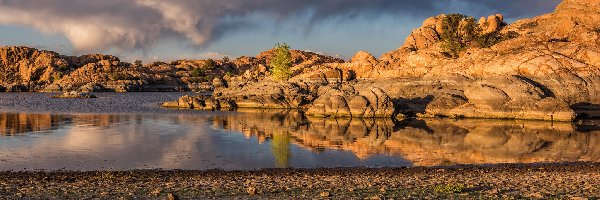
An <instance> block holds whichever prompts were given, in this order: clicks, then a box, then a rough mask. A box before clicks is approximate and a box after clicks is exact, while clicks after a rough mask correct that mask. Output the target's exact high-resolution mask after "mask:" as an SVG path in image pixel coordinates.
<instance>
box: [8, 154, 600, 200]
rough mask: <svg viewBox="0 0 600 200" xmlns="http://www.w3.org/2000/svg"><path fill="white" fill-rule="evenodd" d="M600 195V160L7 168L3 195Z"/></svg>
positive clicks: (250, 197)
mask: <svg viewBox="0 0 600 200" xmlns="http://www.w3.org/2000/svg"><path fill="white" fill-rule="evenodd" d="M599 197H600V164H593V163H564V164H527V165H525V164H510V165H508V164H507V165H491V166H453V167H444V168H439V167H437V168H424V167H415V168H381V169H367V168H335V169H269V170H259V171H222V170H208V171H182V170H133V171H88V172H75V171H53V172H44V171H36V172H0V198H2V199H13V198H28V199H65V198H69V199H115V198H124V199H135V198H138V199H411V198H460V199H462V198H464V199H470V198H563V199H586V198H590V199H597V198H599Z"/></svg>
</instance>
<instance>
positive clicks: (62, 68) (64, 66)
mask: <svg viewBox="0 0 600 200" xmlns="http://www.w3.org/2000/svg"><path fill="white" fill-rule="evenodd" d="M70 69H71V68H70V67H69V65H67V64H64V63H61V64H59V65H58V71H63V72H64V71H68V70H70Z"/></svg>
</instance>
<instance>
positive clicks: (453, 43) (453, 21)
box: [441, 14, 514, 57]
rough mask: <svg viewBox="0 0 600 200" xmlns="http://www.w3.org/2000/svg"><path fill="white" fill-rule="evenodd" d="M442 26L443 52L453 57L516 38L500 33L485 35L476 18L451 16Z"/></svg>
mask: <svg viewBox="0 0 600 200" xmlns="http://www.w3.org/2000/svg"><path fill="white" fill-rule="evenodd" d="M461 22H462V23H461ZM442 24H443V25H442V28H443V30H444V32H443V33H442V35H441V40H442V45H441V47H442V51H443V52H444V53H447V54H449V55H450V56H452V57H458V55H459V54H460V52H462V51H464V50H466V49H467V48H469V47H473V46H475V47H479V48H489V47H491V46H494V45H495V44H498V43H499V42H502V41H503V40H506V39H510V38H514V36H505V35H503V34H502V33H500V31H494V32H491V33H485V34H484V33H483V32H482V31H483V30H482V29H481V28H480V27H479V25H478V24H477V22H475V18H473V17H469V16H466V15H463V14H449V15H447V16H446V18H444V19H443V23H442Z"/></svg>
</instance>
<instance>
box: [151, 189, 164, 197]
mask: <svg viewBox="0 0 600 200" xmlns="http://www.w3.org/2000/svg"><path fill="white" fill-rule="evenodd" d="M160 192H162V190H161V189H160V188H156V189H155V190H153V191H152V192H151V193H150V194H152V195H154V196H158V195H159V194H160Z"/></svg>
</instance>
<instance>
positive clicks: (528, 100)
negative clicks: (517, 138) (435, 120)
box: [216, 0, 600, 121]
mask: <svg viewBox="0 0 600 200" xmlns="http://www.w3.org/2000/svg"><path fill="white" fill-rule="evenodd" d="M599 10H600V4H599V3H597V2H594V1H583V0H565V1H564V2H562V3H561V4H560V5H559V6H558V8H557V9H556V11H555V12H553V13H550V14H546V15H542V16H539V17H535V18H532V19H523V20H519V21H517V22H515V23H513V24H505V23H504V22H503V18H504V17H503V16H502V15H500V14H495V15H491V16H488V17H482V18H481V19H479V20H478V21H476V20H474V19H473V18H456V17H457V15H439V16H436V17H432V18H429V19H427V20H425V22H424V23H423V25H422V27H419V28H417V29H415V30H414V31H413V33H412V34H411V35H410V36H409V37H408V38H407V40H406V42H405V44H404V45H402V46H401V47H400V48H399V49H397V50H394V51H391V52H388V53H386V54H384V55H383V56H382V57H381V58H379V59H376V58H375V57H373V56H372V55H370V54H369V53H367V52H359V53H357V54H356V55H355V56H354V57H353V58H352V59H351V61H349V62H346V63H330V64H329V63H323V64H312V66H306V65H303V66H299V67H295V69H296V70H295V74H294V75H295V76H294V77H293V78H292V79H291V80H290V81H289V82H285V83H279V82H273V81H270V80H269V81H260V80H259V81H258V82H256V83H253V84H246V85H244V84H238V85H237V86H235V87H234V89H230V88H226V89H223V90H222V91H219V92H217V93H216V94H217V95H219V94H227V98H229V99H234V100H233V101H241V102H243V101H244V100H237V99H240V98H238V97H236V94H235V93H234V92H231V91H256V89H257V87H260V85H261V83H268V84H267V85H268V87H265V90H268V91H270V92H271V93H260V92H259V93H258V94H260V95H259V96H263V97H261V98H260V99H271V100H269V101H272V100H273V101H274V102H279V103H275V104H278V105H287V104H285V103H280V102H289V100H290V99H293V98H295V97H292V96H294V95H296V94H297V93H296V92H291V93H292V95H291V96H290V95H288V94H287V93H286V92H279V91H286V90H287V89H285V88H287V87H289V85H296V86H298V89H297V91H302V92H299V93H301V94H302V96H303V97H306V98H304V99H303V100H304V101H303V102H304V103H303V104H302V105H303V106H300V107H301V108H306V109H307V110H308V114H312V115H316V116H330V117H382V116H385V117H395V116H396V114H398V113H402V114H405V115H409V116H422V117H433V116H442V117H456V118H460V117H475V118H502V119H508V118H510V119H513V118H516V119H540V120H554V121H571V120H574V119H576V118H577V117H584V116H598V114H600V112H599V111H600V87H598V86H599V85H600V59H599V57H600V45H599V44H600V31H598V30H600V11H599ZM449 17H454V18H452V20H457V19H458V20H460V21H459V22H457V23H456V24H455V25H456V26H457V27H454V29H453V30H458V33H459V34H474V35H470V36H472V37H473V41H466V42H464V41H462V42H464V44H463V45H464V46H462V47H461V48H457V49H452V50H454V52H453V53H456V55H452V56H448V54H447V51H445V48H448V47H447V45H448V44H452V43H449V42H448V40H449V38H444V37H442V36H443V35H444V32H445V31H447V30H446V29H447V26H449V25H451V24H448V23H449V22H448V21H452V20H450V18H449ZM459 17H460V16H459ZM472 24H475V26H476V27H475V29H476V32H475V33H469V32H468V30H469V29H470V28H472V27H470V26H471V25H472ZM450 39H452V38H450ZM463 39H464V38H463ZM300 69H301V70H300ZM268 79H269V78H268V74H265V78H264V79H263V80H268ZM267 85H265V86H267ZM252 88H255V89H252ZM348 88H352V89H348ZM369 88H377V90H378V91H381V93H382V94H385V99H388V98H389V102H392V103H393V105H391V106H390V105H388V106H386V107H385V108H384V109H383V110H385V111H384V112H382V114H381V115H378V114H371V113H373V112H372V111H373V110H376V109H379V107H377V108H375V107H369V105H374V104H377V103H378V102H377V103H376V102H374V101H372V100H370V99H369V98H366V96H365V95H363V93H364V91H369ZM323 91H326V92H323ZM239 94H240V95H241V96H242V97H245V98H241V99H251V98H250V96H249V95H248V94H247V93H245V94H244V93H243V92H241V93H239ZM266 96H268V97H269V98H265V97H266ZM251 101H252V102H255V100H251ZM255 105H256V107H271V106H270V104H268V103H267V104H264V103H263V104H262V105H265V106H260V105H261V104H255ZM278 107H280V108H295V107H296V106H278ZM358 108H360V109H358ZM390 109H391V110H392V111H391V112H388V110H390ZM363 111H364V112H363ZM365 113H367V114H365Z"/></svg>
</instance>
